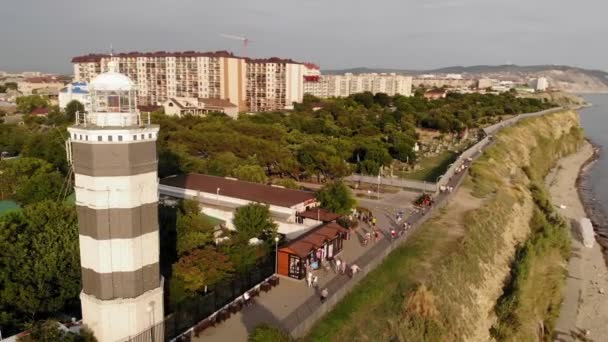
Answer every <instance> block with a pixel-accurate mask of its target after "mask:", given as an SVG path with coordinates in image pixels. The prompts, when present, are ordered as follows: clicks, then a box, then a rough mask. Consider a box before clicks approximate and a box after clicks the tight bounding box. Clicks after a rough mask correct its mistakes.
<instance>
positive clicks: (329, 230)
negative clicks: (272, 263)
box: [281, 222, 347, 258]
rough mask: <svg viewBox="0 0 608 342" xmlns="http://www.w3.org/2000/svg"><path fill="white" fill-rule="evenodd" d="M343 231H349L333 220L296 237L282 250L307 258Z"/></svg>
mask: <svg viewBox="0 0 608 342" xmlns="http://www.w3.org/2000/svg"><path fill="white" fill-rule="evenodd" d="M341 232H347V230H346V229H345V228H343V227H342V226H340V225H339V224H337V223H334V222H331V223H328V224H325V225H322V226H320V227H317V228H314V229H312V230H310V231H309V232H307V233H305V234H303V235H301V236H299V237H297V238H295V239H294V240H292V241H290V242H289V243H288V244H287V245H285V246H283V247H282V248H281V251H285V252H288V253H292V254H295V255H297V256H299V257H300V258H305V257H306V256H307V255H308V254H309V253H310V252H311V251H313V250H315V249H317V248H320V247H323V244H325V242H326V241H331V240H333V239H335V238H336V237H337V236H338V234H339V233H341Z"/></svg>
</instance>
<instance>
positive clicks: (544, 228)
mask: <svg viewBox="0 0 608 342" xmlns="http://www.w3.org/2000/svg"><path fill="white" fill-rule="evenodd" d="M581 141H582V133H581V130H580V127H579V121H578V116H577V114H576V113H574V112H561V113H557V114H552V115H549V116H545V117H540V118H534V119H528V120H524V121H522V122H521V123H519V124H518V125H516V126H514V127H512V128H507V129H505V130H503V131H502V132H501V133H499V134H498V135H497V136H496V143H495V145H494V146H492V147H490V148H489V149H487V150H486V152H485V153H484V155H483V156H482V157H481V158H480V159H479V160H478V161H476V162H475V163H474V165H473V166H472V167H471V170H470V177H469V178H468V179H467V180H466V181H465V184H464V186H463V187H461V189H460V190H459V194H457V196H456V197H455V198H454V200H453V201H461V200H466V197H467V196H471V195H472V196H473V197H475V198H477V200H478V205H477V206H476V207H475V208H474V209H471V210H468V211H466V212H460V213H458V212H455V211H458V210H461V209H459V207H458V205H457V204H456V203H452V204H450V205H448V207H447V208H446V209H445V211H444V212H443V213H442V214H441V215H439V217H437V218H436V219H435V222H431V223H429V226H430V227H422V229H427V228H428V229H433V227H432V226H433V225H436V224H437V221H439V222H441V225H443V226H444V227H443V230H444V231H445V232H452V234H454V232H458V231H460V232H461V233H460V234H458V236H457V238H456V239H455V240H454V243H453V244H451V245H449V249H446V250H444V251H443V252H437V251H435V252H434V254H437V253H439V254H440V255H439V256H437V257H436V260H435V261H433V262H432V266H431V268H432V272H431V273H429V275H428V276H426V277H422V278H421V279H420V280H419V285H418V286H416V287H415V288H414V289H413V290H412V291H409V292H408V293H407V294H405V300H404V312H403V315H402V318H401V319H400V321H399V323H398V324H397V325H396V326H394V328H393V333H394V334H395V335H397V336H399V337H400V339H401V340H404V341H406V340H410V339H411V338H412V337H413V336H422V337H423V339H424V340H429V341H435V340H437V341H442V340H450V341H488V340H492V339H497V340H512V341H517V340H536V339H538V338H539V335H543V334H545V336H549V335H550V332H551V329H552V326H553V324H554V321H555V318H556V315H557V312H558V311H559V310H558V309H559V305H560V302H561V297H560V296H561V295H560V291H559V289H560V287H561V285H562V283H563V274H564V269H565V263H564V261H565V258H566V257H567V256H568V252H569V240H568V233H567V229H568V228H567V224H566V223H565V222H564V221H563V220H561V219H560V218H559V217H558V216H557V215H555V213H554V212H553V206H552V205H551V204H550V202H549V201H548V199H547V197H546V195H545V192H544V185H543V183H542V177H543V176H544V175H545V174H546V173H547V172H548V171H549V169H550V168H551V166H552V165H554V163H555V162H556V161H557V160H558V159H559V158H560V157H562V156H563V155H565V154H569V153H571V152H574V151H575V150H576V149H577V147H578V145H579V144H580V142H581ZM469 202H470V201H469ZM442 216H450V217H460V219H456V220H454V219H450V220H442V218H441V217H442ZM539 326H541V327H542V328H539ZM539 329H540V330H539Z"/></svg>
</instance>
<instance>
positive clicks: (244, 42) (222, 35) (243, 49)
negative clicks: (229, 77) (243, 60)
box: [220, 33, 251, 57]
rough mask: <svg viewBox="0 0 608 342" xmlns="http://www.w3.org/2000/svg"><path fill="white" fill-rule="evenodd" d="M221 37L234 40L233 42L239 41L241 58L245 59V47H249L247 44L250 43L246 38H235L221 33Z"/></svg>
mask: <svg viewBox="0 0 608 342" xmlns="http://www.w3.org/2000/svg"><path fill="white" fill-rule="evenodd" d="M220 36H221V37H224V38H227V39H234V40H240V41H242V42H243V48H242V50H241V55H242V56H243V57H247V45H249V43H250V42H251V41H250V40H249V39H248V38H246V37H241V36H235V35H232V34H225V33H222V34H220Z"/></svg>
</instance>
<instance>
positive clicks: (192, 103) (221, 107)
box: [163, 97, 239, 119]
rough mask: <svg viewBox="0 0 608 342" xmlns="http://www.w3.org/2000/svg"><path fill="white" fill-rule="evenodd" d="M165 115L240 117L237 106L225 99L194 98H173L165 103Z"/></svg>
mask: <svg viewBox="0 0 608 342" xmlns="http://www.w3.org/2000/svg"><path fill="white" fill-rule="evenodd" d="M163 108H164V110H165V114H167V115H170V116H180V117H181V116H184V115H195V116H199V115H207V114H209V113H224V114H226V115H228V116H229V117H231V118H233V119H236V118H237V117H238V115H239V112H238V108H237V106H236V105H235V104H233V103H230V101H228V100H224V99H209V98H207V99H203V98H194V97H171V98H169V99H168V100H167V101H165V102H164V103H163Z"/></svg>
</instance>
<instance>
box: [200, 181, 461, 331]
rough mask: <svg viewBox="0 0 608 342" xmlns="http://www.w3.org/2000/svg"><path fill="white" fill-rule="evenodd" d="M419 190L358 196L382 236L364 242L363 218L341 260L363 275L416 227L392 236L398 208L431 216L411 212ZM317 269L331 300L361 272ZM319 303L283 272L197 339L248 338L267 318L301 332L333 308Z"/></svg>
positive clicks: (440, 199)
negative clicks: (351, 273) (276, 282)
mask: <svg viewBox="0 0 608 342" xmlns="http://www.w3.org/2000/svg"><path fill="white" fill-rule="evenodd" d="M464 174H466V172H461V173H459V174H457V175H456V176H455V177H453V178H452V179H451V180H450V182H449V184H448V185H449V186H452V187H454V188H456V187H457V186H458V185H459V183H460V181H461V179H462V176H463V175H464ZM418 195H419V194H418V193H412V192H404V191H402V192H399V193H396V194H385V195H384V197H383V198H381V199H380V200H379V201H378V200H367V199H359V202H360V205H361V206H363V207H367V208H368V209H370V210H371V211H372V213H373V214H374V216H376V217H377V218H378V227H379V228H380V231H381V233H382V234H381V236H380V240H379V241H377V242H375V243H370V244H369V245H368V246H363V244H362V240H363V239H362V234H365V232H366V231H368V229H369V227H368V226H367V225H366V224H364V223H361V226H360V228H358V229H357V231H356V233H355V234H353V235H352V236H351V238H350V240H347V241H345V246H344V250H343V252H342V253H341V254H340V259H342V260H345V261H346V262H347V263H348V264H353V263H355V264H357V265H359V266H360V267H361V268H362V269H363V272H362V273H363V274H366V273H367V272H369V271H370V270H372V269H373V268H375V267H376V265H377V264H378V263H379V262H381V260H382V259H383V258H384V257H385V256H386V255H388V253H389V252H390V250H392V249H393V248H394V247H396V246H397V245H398V244H401V243H402V242H403V241H405V240H406V239H407V236H408V235H409V234H411V232H412V231H413V229H412V230H410V232H408V234H406V235H404V236H403V237H401V238H400V239H399V240H398V241H395V242H391V241H390V228H391V227H396V226H397V223H396V222H395V214H396V213H397V212H398V211H399V210H405V211H406V213H409V216H408V217H407V219H406V221H407V222H408V223H410V224H412V225H413V226H414V229H415V228H417V227H418V226H419V225H420V224H421V223H422V222H423V221H424V220H426V218H428V216H429V215H428V214H429V211H428V210H427V213H426V214H427V215H425V213H422V212H414V211H413V206H412V202H413V201H414V200H415V199H416V197H417V196H418ZM448 195H449V194H447V193H446V194H440V195H438V196H436V202H437V205H436V207H439V206H440V205H441V204H443V203H445V200H446V198H447V197H448ZM317 274H318V276H319V288H321V289H322V288H327V289H328V290H329V293H330V298H329V300H328V302H330V301H332V300H331V299H332V298H331V297H332V295H333V294H335V293H337V292H338V291H340V290H342V289H343V288H344V287H347V286H348V287H351V286H353V285H354V284H355V283H357V282H358V280H359V279H361V278H362V277H363V276H359V277H356V278H354V279H351V278H349V277H348V276H345V275H337V274H336V273H335V272H334V271H330V272H326V271H319V272H318V273H317ZM338 300H339V298H335V300H334V301H332V302H337V301H338ZM320 307H321V303H320V300H319V295H318V293H316V292H315V290H314V289H313V288H309V287H307V286H306V283H305V281H297V280H294V279H290V278H286V277H281V281H280V284H279V286H277V287H275V288H273V289H272V290H271V291H270V292H268V293H262V294H261V295H260V296H259V297H256V298H255V302H254V303H253V305H251V306H250V307H247V308H245V309H244V310H242V311H241V312H239V313H237V314H234V315H232V316H231V317H230V318H229V319H228V320H227V321H225V322H223V323H221V324H219V325H218V326H216V327H212V328H209V329H206V330H205V331H203V332H202V333H201V334H200V336H199V337H198V338H196V337H195V338H193V341H218V342H219V341H246V340H247V337H248V334H249V332H251V331H252V330H253V329H254V328H255V326H256V325H258V324H260V323H269V324H271V325H274V326H277V327H281V328H282V329H284V330H286V331H289V332H294V330H297V331H298V332H299V333H301V332H302V331H303V330H306V329H305V328H303V327H302V326H301V325H302V324H303V322H305V321H307V320H308V321H312V320H310V319H309V318H310V317H311V316H313V315H315V316H320V315H322V314H323V313H324V312H326V311H327V310H329V309H330V308H331V307H330V306H326V307H325V308H324V310H319V309H320ZM306 324H312V322H306Z"/></svg>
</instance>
